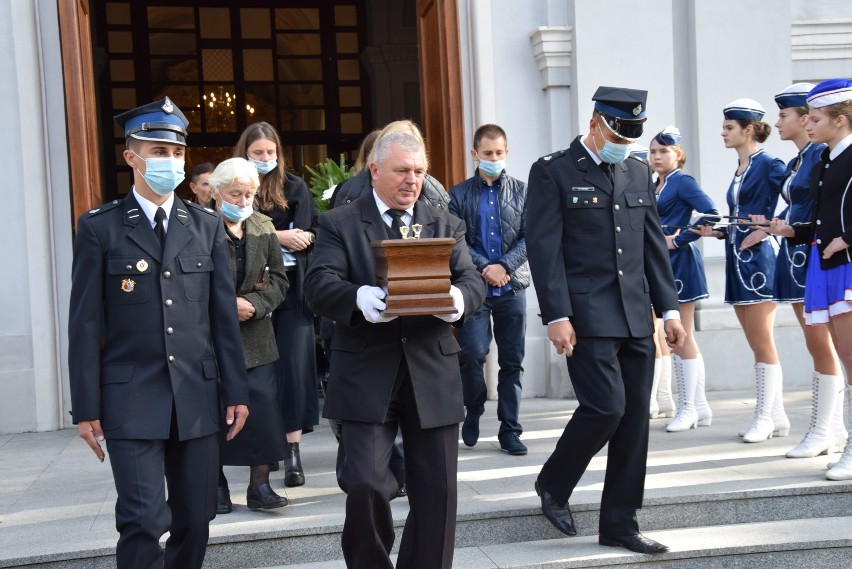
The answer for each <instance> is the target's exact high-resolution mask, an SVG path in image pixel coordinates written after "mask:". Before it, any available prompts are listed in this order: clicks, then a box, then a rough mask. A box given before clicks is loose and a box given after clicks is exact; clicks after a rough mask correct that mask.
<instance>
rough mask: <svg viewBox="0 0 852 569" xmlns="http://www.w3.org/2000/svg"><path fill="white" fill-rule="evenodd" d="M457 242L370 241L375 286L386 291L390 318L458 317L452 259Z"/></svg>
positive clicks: (416, 240)
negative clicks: (453, 291)
mask: <svg viewBox="0 0 852 569" xmlns="http://www.w3.org/2000/svg"><path fill="white" fill-rule="evenodd" d="M455 242H456V241H455V239H452V238H449V237H447V238H426V239H385V240H382V241H372V242H370V247H372V249H373V257H374V258H375V259H376V286H378V287H382V288H385V287H386V288H387V291H388V296H387V298H386V299H385V302H386V303H387V308H386V309H385V310H384V311H383V314H387V315H388V316H428V315H434V314H455V313H456V312H457V310H456V309H455V307H454V306H453V297H452V296H451V295H450V284H452V283H451V281H450V276H451V273H450V256H451V255H452V252H453V245H455Z"/></svg>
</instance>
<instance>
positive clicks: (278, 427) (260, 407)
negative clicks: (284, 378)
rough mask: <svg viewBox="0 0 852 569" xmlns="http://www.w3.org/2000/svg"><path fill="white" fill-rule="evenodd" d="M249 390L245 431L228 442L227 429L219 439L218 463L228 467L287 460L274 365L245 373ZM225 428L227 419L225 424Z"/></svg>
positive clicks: (223, 430) (256, 368)
mask: <svg viewBox="0 0 852 569" xmlns="http://www.w3.org/2000/svg"><path fill="white" fill-rule="evenodd" d="M246 374H247V375H248V386H249V403H248V404H249V416H248V419H246V424H245V426H244V427H243V430H242V431H240V432H239V434H238V435H237V436H236V437H234V440H232V441H226V440H225V435H227V433H228V430H227V428H223V429H222V432H221V436H220V438H219V462H220V464H223V465H227V466H257V465H260V464H269V463H271V462H276V461H279V460H284V458H285V457H286V450H285V449H286V441H285V439H284V435H283V434H282V433H283V430H284V427H283V424H282V422H281V412H280V411H279V409H278V401H277V399H276V394H277V391H278V382H277V380H276V378H275V364H274V363H270V364H266V365H262V366H258V367H254V368H251V369H249V370H246ZM222 424H223V425H224V419H223V421H222Z"/></svg>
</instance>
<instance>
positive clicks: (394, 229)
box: [387, 209, 405, 239]
mask: <svg viewBox="0 0 852 569" xmlns="http://www.w3.org/2000/svg"><path fill="white" fill-rule="evenodd" d="M387 214H388V215H389V216H391V219H393V222H392V223H391V226H390V228H389V229H390V234H392V236H393V238H395V239H402V231H400V228H401V227H405V224H404V223H403V222H402V216H403V215H405V210H403V209H389V210H388V211H387Z"/></svg>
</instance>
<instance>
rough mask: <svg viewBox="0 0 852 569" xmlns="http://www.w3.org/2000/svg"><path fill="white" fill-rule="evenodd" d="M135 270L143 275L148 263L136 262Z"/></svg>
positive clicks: (143, 261) (142, 260)
mask: <svg viewBox="0 0 852 569" xmlns="http://www.w3.org/2000/svg"><path fill="white" fill-rule="evenodd" d="M136 270H137V271H139V272H140V273H144V272H145V271H146V270H148V261H146V260H145V259H140V260H139V261H137V262H136Z"/></svg>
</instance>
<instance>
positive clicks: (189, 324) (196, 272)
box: [68, 193, 248, 440]
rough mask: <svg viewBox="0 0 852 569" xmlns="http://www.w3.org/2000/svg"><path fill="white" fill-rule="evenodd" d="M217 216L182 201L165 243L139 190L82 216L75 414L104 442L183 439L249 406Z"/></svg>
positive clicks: (73, 354) (76, 267) (75, 297)
mask: <svg viewBox="0 0 852 569" xmlns="http://www.w3.org/2000/svg"><path fill="white" fill-rule="evenodd" d="M225 239H226V237H225V229H224V227H223V225H222V221H221V220H220V219H219V216H218V215H216V214H215V213H214V212H212V211H211V210H207V209H205V208H202V207H201V206H198V205H196V204H191V203H185V202H183V201H182V200H180V199H179V198H177V197H175V201H174V206H173V208H172V212H171V214H170V215H169V228H168V234H167V236H166V242H165V247H164V248H163V249H161V248H160V243H159V242H158V241H157V237H156V235H155V234H154V230H153V229H152V228H151V224H150V223H149V222H148V219H147V218H146V217H145V214H144V213H143V212H142V210H141V209H140V208H139V205H138V204H137V202H136V199H135V198H134V196H133V194H132V193H131V194H129V195H128V196H127V197H126V198H124V200H115V201H113V202H112V203H110V204H105V205H103V206H101V207H100V208H98V209H95V210H92V211H91V212H89V213H87V214H84V215H82V216H81V217H80V219H79V221H78V222H77V237H76V240H75V242H74V262H73V266H72V285H71V309H70V317H69V322H68V328H69V334H68V336H69V347H68V361H69V367H70V376H71V402H72V406H73V416H74V422H75V423H76V422H78V421H84V420H94V419H100V421H101V426H102V427H103V430H104V435H105V436H106V437H107V438H125V439H168V438H169V430H170V425H171V422H172V421H171V419H172V407H173V406H174V409H175V412H176V415H177V424H178V430H179V436H180V438H181V440H186V439H192V438H197V437H202V436H205V435H209V434H212V433H215V432H216V431H218V430H219V428H220V422H219V416H220V415H219V405H220V402H219V398H220V394H221V398H222V401H223V403H224V404H225V405H237V404H248V386H247V382H246V371H245V364H244V362H243V354H242V346H241V343H240V333H239V327H238V324H237V309H236V302H235V300H234V298H235V295H234V281H233V278H232V277H231V271H230V269H229V266H228V247H227V244H226V243H225Z"/></svg>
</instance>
